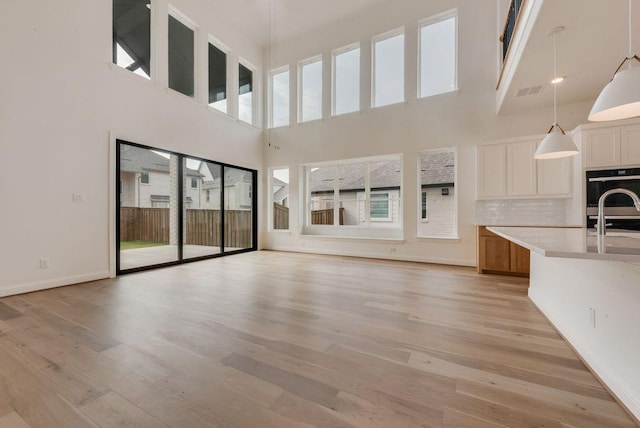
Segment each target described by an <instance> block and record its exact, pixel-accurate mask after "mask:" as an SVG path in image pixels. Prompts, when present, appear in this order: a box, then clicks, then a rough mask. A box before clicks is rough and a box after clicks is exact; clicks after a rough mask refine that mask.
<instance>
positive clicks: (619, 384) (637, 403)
mask: <svg viewBox="0 0 640 428" xmlns="http://www.w3.org/2000/svg"><path fill="white" fill-rule="evenodd" d="M531 291H532V290H530V292H529V299H530V300H531V301H532V302H533V304H534V305H536V307H537V308H538V309H539V310H540V312H542V313H543V314H544V315H545V317H546V318H547V319H548V320H549V322H550V323H551V324H552V325H553V326H554V327H555V329H556V330H557V331H558V332H559V333H560V334H561V336H562V337H563V338H564V339H565V340H566V341H567V342H569V344H570V345H571V347H572V348H573V349H574V351H575V352H576V353H577V354H578V355H579V356H580V358H581V359H582V361H583V362H584V363H585V364H586V365H587V367H588V368H589V369H590V370H591V371H592V372H593V373H594V374H595V375H596V377H597V378H598V379H599V380H600V382H602V383H603V384H604V385H605V386H606V387H607V389H608V390H609V392H611V394H613V395H614V397H615V398H616V399H617V400H618V402H620V403H621V404H622V405H623V406H624V407H626V409H627V410H628V411H629V412H630V413H631V414H633V415H634V416H635V418H636V420H640V397H638V396H636V394H635V393H634V391H632V390H631V389H630V388H629V387H627V385H626V384H625V382H624V381H623V380H622V379H620V378H619V377H618V376H616V375H615V374H613V373H612V372H611V370H609V369H608V368H607V365H606V364H605V363H603V362H602V361H601V360H599V359H598V358H596V357H594V356H593V354H591V353H589V351H588V350H587V349H586V348H585V347H584V346H582V345H581V344H580V342H579V341H578V340H576V338H575V337H574V336H572V335H571V334H570V333H569V331H570V329H569V328H568V327H567V326H565V325H563V324H562V323H561V322H558V321H557V320H554V319H552V318H551V317H550V316H549V311H547V310H546V308H545V307H544V304H541V302H540V300H538V299H537V298H536V296H535V292H533V293H531Z"/></svg>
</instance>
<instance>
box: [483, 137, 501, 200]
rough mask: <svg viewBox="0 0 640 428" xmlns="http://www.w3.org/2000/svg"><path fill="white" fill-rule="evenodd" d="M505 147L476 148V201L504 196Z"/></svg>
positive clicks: (498, 145)
mask: <svg viewBox="0 0 640 428" xmlns="http://www.w3.org/2000/svg"><path fill="white" fill-rule="evenodd" d="M506 153H507V147H506V145H504V144H492V145H489V146H478V147H477V148H476V156H477V163H476V168H477V171H476V174H477V190H476V192H477V197H478V199H492V198H501V197H504V196H505V195H506V176H507V154H506Z"/></svg>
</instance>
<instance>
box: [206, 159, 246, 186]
mask: <svg viewBox="0 0 640 428" xmlns="http://www.w3.org/2000/svg"><path fill="white" fill-rule="evenodd" d="M207 167H208V168H209V171H210V172H211V175H212V176H213V177H214V178H213V180H209V181H205V182H204V183H202V188H203V189H205V190H206V189H218V188H220V173H219V171H216V170H215V169H213V170H212V168H211V165H208V164H207ZM214 172H215V174H214ZM216 175H217V176H216ZM240 182H248V183H250V182H251V171H245V170H243V169H236V168H225V172H224V185H225V187H231V186H235V185H236V184H238V183H240Z"/></svg>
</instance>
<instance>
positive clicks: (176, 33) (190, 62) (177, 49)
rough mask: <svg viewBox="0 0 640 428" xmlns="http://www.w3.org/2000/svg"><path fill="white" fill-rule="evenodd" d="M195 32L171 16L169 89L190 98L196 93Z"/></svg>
mask: <svg viewBox="0 0 640 428" xmlns="http://www.w3.org/2000/svg"><path fill="white" fill-rule="evenodd" d="M194 39H195V32H194V30H193V29H191V28H189V27H188V26H187V25H185V24H184V23H183V22H181V21H179V20H178V19H177V18H175V17H174V16H172V15H169V88H171V89H173V90H175V91H178V92H180V93H182V94H184V95H187V96H189V97H193V96H194V93H195V85H194V80H195V79H194V69H195V64H194V61H195V48H194V46H195V40H194Z"/></svg>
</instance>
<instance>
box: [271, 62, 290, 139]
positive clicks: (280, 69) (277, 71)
mask: <svg viewBox="0 0 640 428" xmlns="http://www.w3.org/2000/svg"><path fill="white" fill-rule="evenodd" d="M282 73H289V92H288V94H287V98H288V101H289V106H288V107H289V111H288V112H287V123H286V124H285V125H278V126H275V125H274V123H273V107H274V104H273V103H274V100H275V98H274V92H273V87H274V84H273V78H274V77H275V76H277V75H279V74H282ZM268 89H269V91H268V98H269V100H268V101H269V108H268V112H267V113H268V119H269V120H268V127H269V129H273V128H284V127H287V126H291V69H290V67H289V64H287V65H283V66H282V67H278V68H274V69H273V70H270V71H269V88H268Z"/></svg>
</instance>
